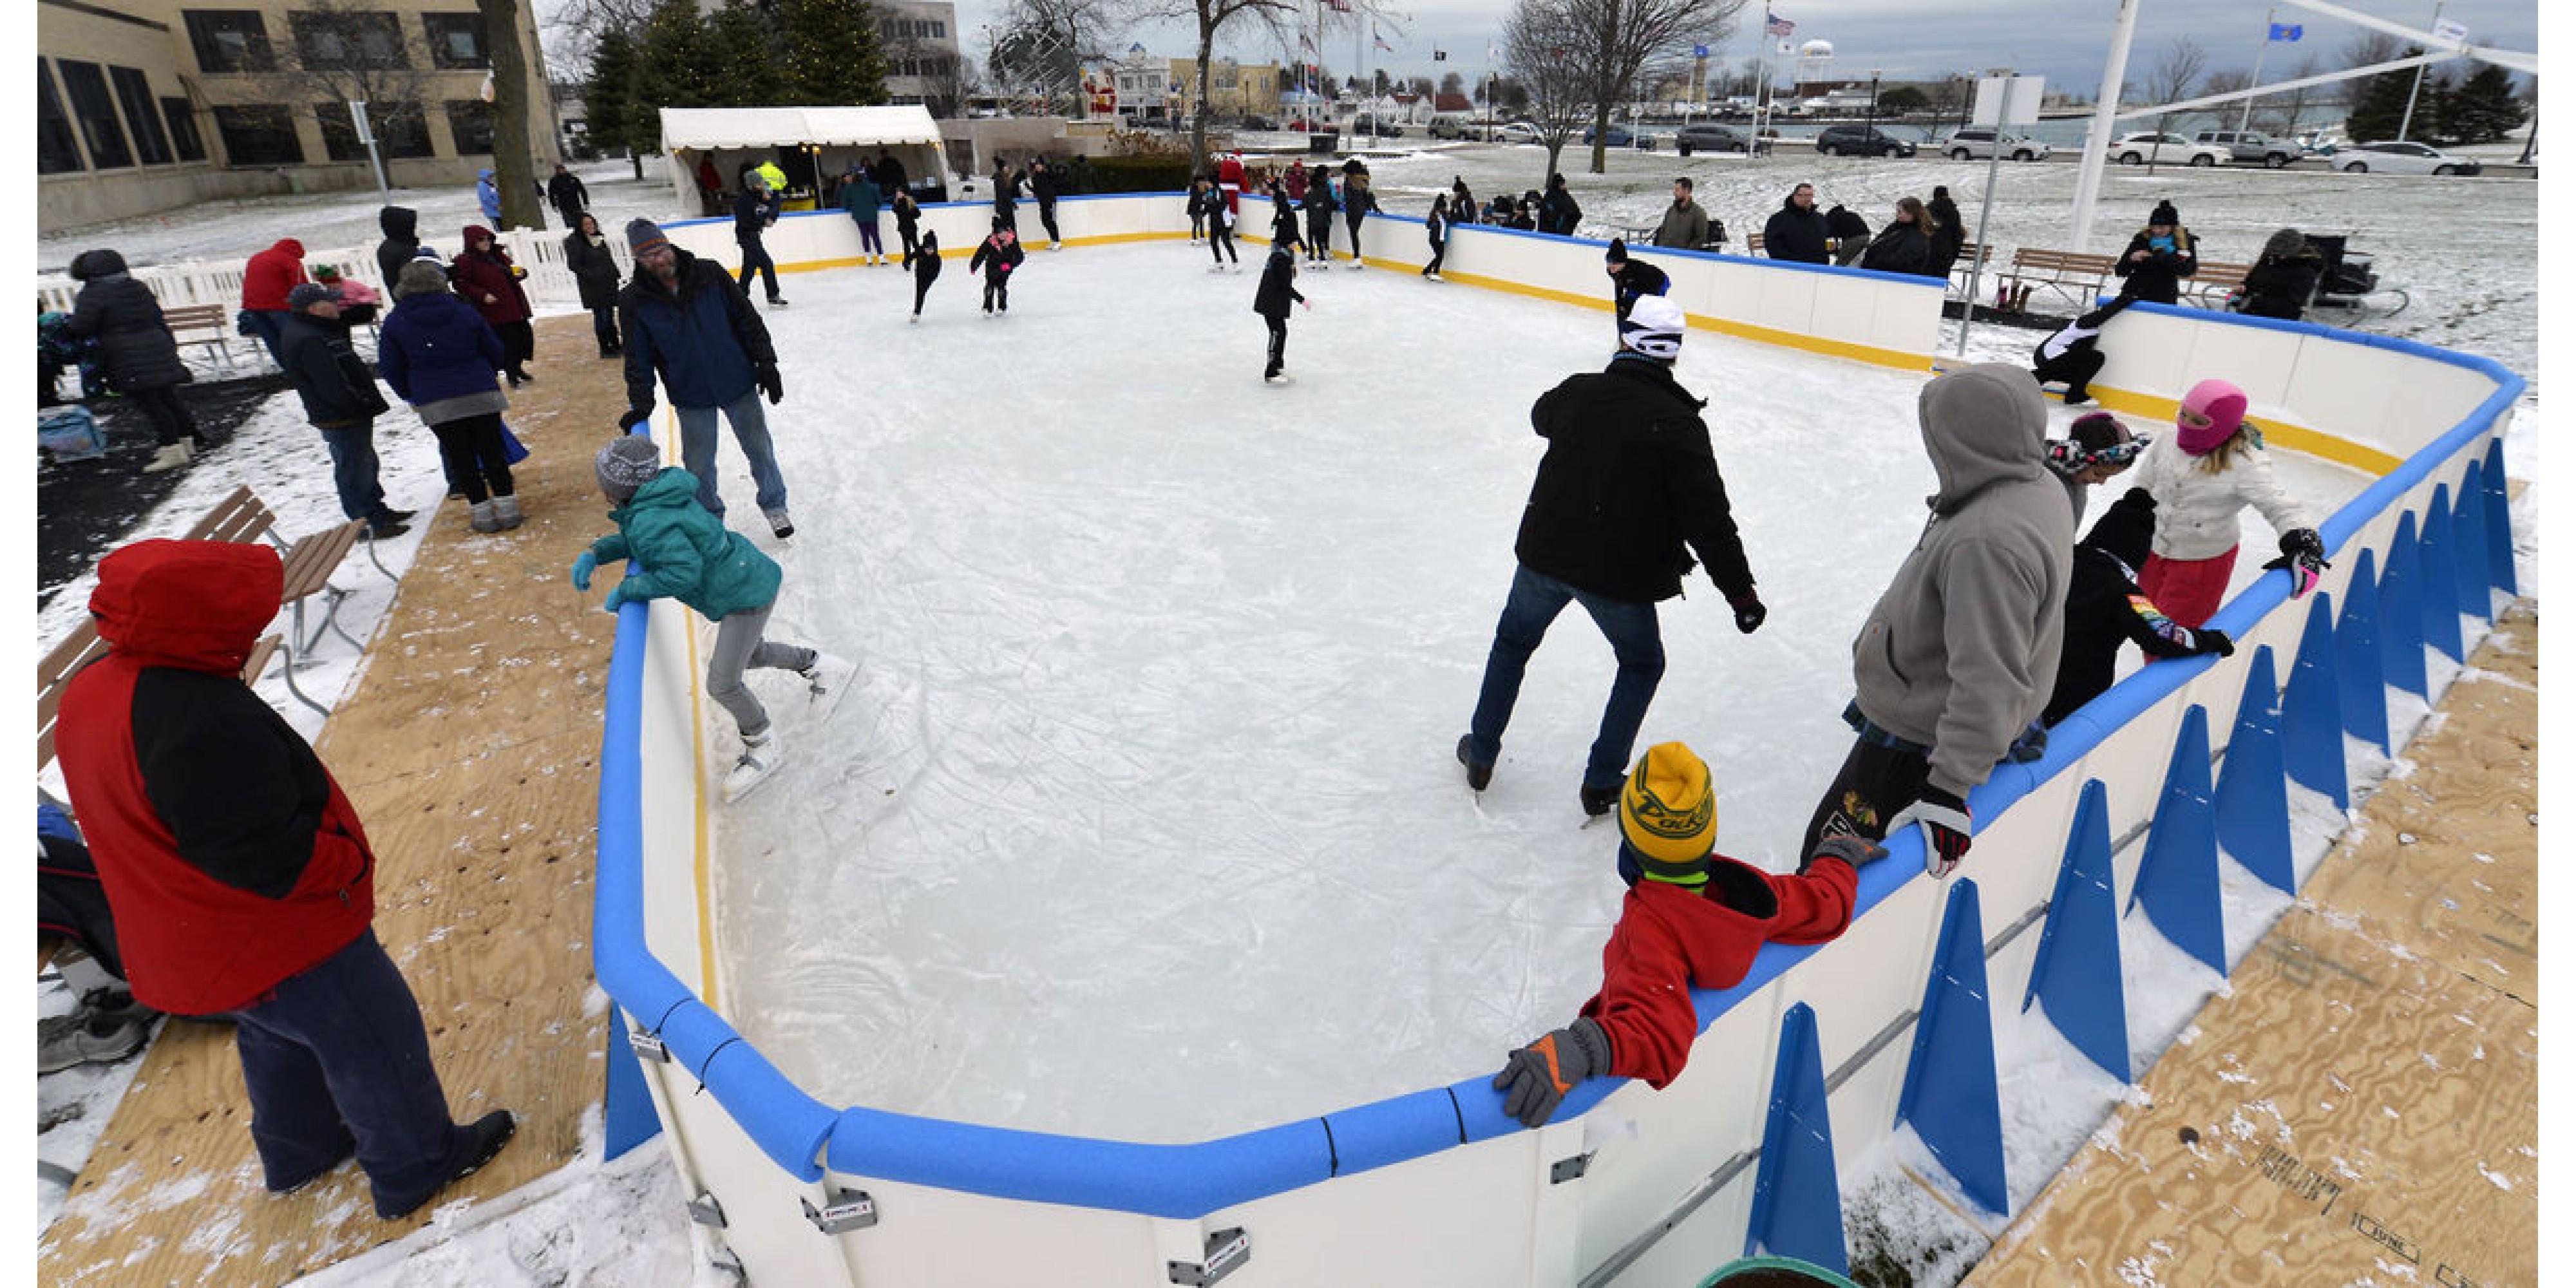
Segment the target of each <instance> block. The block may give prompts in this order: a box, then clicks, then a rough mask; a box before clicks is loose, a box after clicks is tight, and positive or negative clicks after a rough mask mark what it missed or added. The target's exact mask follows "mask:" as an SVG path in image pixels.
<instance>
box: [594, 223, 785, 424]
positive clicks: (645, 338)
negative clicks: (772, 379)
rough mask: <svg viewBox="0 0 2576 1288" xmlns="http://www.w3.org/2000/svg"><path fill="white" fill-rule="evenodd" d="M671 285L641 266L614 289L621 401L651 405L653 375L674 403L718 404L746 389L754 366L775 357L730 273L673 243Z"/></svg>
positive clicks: (638, 406)
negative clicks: (621, 351) (622, 350)
mask: <svg viewBox="0 0 2576 1288" xmlns="http://www.w3.org/2000/svg"><path fill="white" fill-rule="evenodd" d="M672 254H673V255H674V256H675V257H676V258H677V260H678V267H679V280H678V281H677V283H675V285H676V287H677V289H676V290H666V289H664V288H663V286H662V283H661V282H660V281H659V280H658V279H656V278H655V277H654V276H653V274H652V273H651V272H649V271H643V270H639V271H638V272H637V273H636V274H635V276H634V277H633V278H632V279H630V280H629V281H628V282H627V283H626V288H625V289H624V290H621V291H619V292H618V293H617V324H618V330H620V331H621V332H623V333H624V334H625V336H626V405H627V407H628V408H629V409H630V410H634V411H645V412H649V411H651V410H653V373H654V372H655V371H659V372H661V373H662V384H663V386H664V387H665V388H667V389H669V390H670V392H671V405H672V406H674V407H722V406H725V405H726V404H728V403H731V402H733V401H734V400H735V399H737V398H740V397H742V396H743V395H744V394H747V393H750V392H751V385H752V377H753V375H754V373H755V372H756V371H757V369H758V368H760V367H764V366H771V365H774V364H776V363H777V361H778V351H777V350H776V349H774V348H772V347H771V346H770V343H769V328H768V327H766V326H763V325H762V324H761V321H760V314H758V313H757V312H754V311H753V310H752V307H751V298H750V297H749V296H746V295H744V294H743V293H742V288H741V287H739V286H736V285H734V280H733V277H732V276H731V275H730V274H728V273H726V272H725V271H724V269H723V268H722V267H721V266H719V265H717V264H715V263H713V262H712V261H709V260H703V259H700V258H698V257H697V256H695V255H692V254H690V253H689V252H687V251H685V250H679V249H677V248H676V247H675V248H673V251H672Z"/></svg>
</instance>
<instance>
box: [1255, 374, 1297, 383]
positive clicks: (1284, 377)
mask: <svg viewBox="0 0 2576 1288" xmlns="http://www.w3.org/2000/svg"><path fill="white" fill-rule="evenodd" d="M1261 383H1263V384H1265V385H1293V384H1295V383H1297V378H1296V377H1295V376H1292V375H1289V374H1288V373H1287V372H1285V371H1273V372H1271V373H1270V374H1269V375H1266V376H1263V377H1262V378H1261Z"/></svg>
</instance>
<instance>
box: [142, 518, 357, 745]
mask: <svg viewBox="0 0 2576 1288" xmlns="http://www.w3.org/2000/svg"><path fill="white" fill-rule="evenodd" d="M182 535H183V537H184V539H186V540H189V541H259V540H263V539H264V540H266V541H268V542H269V544H271V545H274V546H276V547H277V549H278V554H279V557H280V558H281V559H282V560H283V561H284V563H285V565H286V582H285V587H284V589H283V590H282V592H281V593H280V594H279V596H278V602H279V603H281V604H284V605H286V606H288V607H291V608H292V609H294V613H295V619H294V628H293V630H292V631H291V632H290V634H289V636H288V638H287V641H286V654H287V656H286V691H287V692H288V693H291V694H293V695H295V700H296V701H298V702H301V703H303V704H304V705H306V706H308V707H311V708H313V709H314V710H316V711H321V712H326V713H327V712H328V711H329V710H330V708H328V707H325V706H323V705H322V704H321V703H319V702H315V701H314V700H313V699H311V698H309V697H306V696H305V694H304V691H303V690H302V689H300V688H297V687H296V684H295V672H296V668H297V667H298V666H300V665H303V664H304V663H302V662H299V661H298V660H297V659H298V658H299V657H300V656H304V657H308V658H309V655H310V654H311V653H312V651H313V647H314V646H315V645H317V644H319V643H321V642H322V636H323V634H324V633H325V632H326V631H327V632H329V633H332V634H336V635H338V636H339V637H340V638H342V639H344V640H347V641H349V646H350V647H351V648H356V649H362V650H363V649H364V648H365V647H366V646H365V645H363V644H360V643H359V642H358V641H357V639H356V638H355V637H353V636H351V635H350V634H349V633H348V632H347V631H345V630H342V629H340V601H342V600H344V599H346V598H348V596H349V592H348V590H347V589H346V588H344V587H341V586H337V585H334V584H332V581H331V574H332V573H334V572H337V571H339V569H340V561H341V560H343V559H346V558H347V557H348V555H349V550H350V548H351V547H353V546H356V545H357V544H358V543H359V542H361V541H364V542H366V546H367V562H369V563H372V564H374V565H375V566H376V571H377V572H380V573H383V574H384V576H385V580H387V581H396V582H398V581H400V580H401V578H398V577H396V576H394V574H393V571H392V570H391V569H389V568H387V567H385V564H384V560H382V559H379V558H377V557H376V543H375V541H374V539H373V538H372V537H370V536H369V535H368V529H367V523H366V520H364V519H351V520H349V521H348V522H346V523H341V524H335V525H333V526H331V527H328V528H324V529H322V530H321V531H319V532H313V533H308V534H306V535H304V536H301V537H297V538H295V539H294V540H292V541H290V540H288V539H286V538H285V537H282V536H279V535H278V533H277V515H276V513H275V512H274V511H272V510H270V509H269V508H268V505H267V503H266V502H263V501H261V500H260V499H259V496H258V494H257V493H255V492H252V491H251V490H250V485H249V484H247V483H245V484H243V485H241V486H240V487H237V488H234V489H233V490H232V492H231V494H230V495H228V496H226V497H225V498H224V499H223V500H221V501H218V502H216V503H215V506H214V508H213V509H211V510H208V511H207V512H206V514H205V517H203V518H201V519H199V520H197V522H196V524H195V525H194V526H192V527H190V528H189V529H188V531H187V532H186V533H184V534H182ZM317 595H318V596H320V597H321V599H322V620H321V621H320V622H318V623H316V624H315V625H314V626H313V628H312V629H311V630H310V631H308V630H306V629H305V626H304V606H305V604H306V603H307V602H308V601H310V600H312V599H313V598H314V597H315V596H317Z"/></svg>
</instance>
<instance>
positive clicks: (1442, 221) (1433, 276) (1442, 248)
mask: <svg viewBox="0 0 2576 1288" xmlns="http://www.w3.org/2000/svg"><path fill="white" fill-rule="evenodd" d="M1422 232H1423V235H1424V236H1426V237H1428V238H1430V239H1431V262H1430V263H1427V264H1424V265H1423V266H1422V275H1423V276H1424V277H1426V278H1429V279H1430V280H1432V281H1435V282H1437V281H1439V280H1440V261H1441V259H1442V258H1443V257H1445V256H1447V255H1448V254H1449V194H1448V193H1445V192H1443V193H1440V194H1438V195H1436V196H1434V197H1432V198H1431V213H1430V214H1429V215H1428V216H1425V217H1424V218H1423V221H1422Z"/></svg>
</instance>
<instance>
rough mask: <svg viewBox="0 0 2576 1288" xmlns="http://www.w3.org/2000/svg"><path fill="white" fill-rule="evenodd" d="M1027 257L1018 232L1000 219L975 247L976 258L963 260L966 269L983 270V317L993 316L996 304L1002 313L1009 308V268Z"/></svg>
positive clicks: (1017, 265) (1009, 309) (1016, 265)
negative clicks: (1021, 247)
mask: <svg viewBox="0 0 2576 1288" xmlns="http://www.w3.org/2000/svg"><path fill="white" fill-rule="evenodd" d="M1027 259H1028V254H1027V252H1025V251H1022V250H1021V249H1020V235H1019V234H1018V233H1015V232H1012V231H1011V227H1010V225H1008V224H1006V223H1003V222H1002V221H1001V220H1000V219H995V220H994V221H993V235H992V236H990V237H987V238H985V239H984V244H983V245H980V246H977V247H976V248H975V257H974V258H973V259H970V260H967V261H966V271H967V272H969V273H972V272H974V271H975V270H976V269H979V268H980V269H982V270H984V316H986V317H991V316H993V306H994V305H996V304H999V305H1000V306H1001V310H1002V312H1004V313H1008V312H1010V311H1011V270H1012V269H1015V268H1018V267H1019V266H1020V265H1021V264H1022V263H1023V262H1025V261H1026V260H1027Z"/></svg>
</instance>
